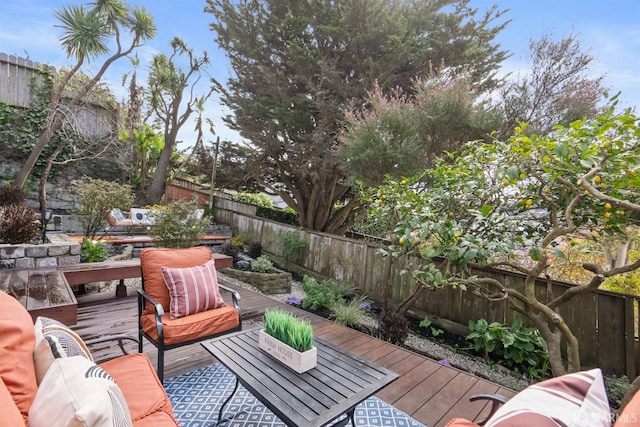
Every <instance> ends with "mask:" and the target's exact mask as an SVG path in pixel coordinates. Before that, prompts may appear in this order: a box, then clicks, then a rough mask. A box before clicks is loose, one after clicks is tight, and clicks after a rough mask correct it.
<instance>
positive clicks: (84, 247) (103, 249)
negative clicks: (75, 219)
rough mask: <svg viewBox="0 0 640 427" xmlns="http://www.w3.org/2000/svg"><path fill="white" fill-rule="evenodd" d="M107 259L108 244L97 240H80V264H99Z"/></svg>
mask: <svg viewBox="0 0 640 427" xmlns="http://www.w3.org/2000/svg"><path fill="white" fill-rule="evenodd" d="M108 257H109V244H108V243H105V242H101V241H99V240H89V239H87V238H86V237H84V238H83V239H82V244H81V245H80V261H81V262H99V261H104V260H105V259H107V258H108Z"/></svg>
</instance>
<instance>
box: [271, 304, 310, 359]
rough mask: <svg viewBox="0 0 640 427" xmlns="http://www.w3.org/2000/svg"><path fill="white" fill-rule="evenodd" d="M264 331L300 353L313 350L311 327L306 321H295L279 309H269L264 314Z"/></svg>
mask: <svg viewBox="0 0 640 427" xmlns="http://www.w3.org/2000/svg"><path fill="white" fill-rule="evenodd" d="M264 331H265V332H266V333H267V334H269V335H271V336H272V337H274V338H275V339H277V340H279V341H282V342H283V343H285V344H287V345H288V346H290V347H293V348H295V349H296V350H298V351H300V352H305V351H307V350H311V349H312V348H313V327H312V326H311V323H309V321H307V320H301V319H297V318H296V317H295V316H293V315H292V314H291V313H289V312H286V311H284V310H280V309H269V310H266V311H265V313H264Z"/></svg>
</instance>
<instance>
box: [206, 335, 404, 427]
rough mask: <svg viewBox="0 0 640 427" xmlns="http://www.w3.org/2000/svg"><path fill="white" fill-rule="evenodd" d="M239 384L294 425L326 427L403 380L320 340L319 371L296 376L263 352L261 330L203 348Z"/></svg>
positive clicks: (312, 370) (227, 337) (209, 342)
mask: <svg viewBox="0 0 640 427" xmlns="http://www.w3.org/2000/svg"><path fill="white" fill-rule="evenodd" d="M202 346H203V347H204V348H205V349H206V350H207V351H209V352H210V353H211V354H212V355H213V356H214V357H215V358H216V359H217V360H218V361H220V363H222V364H223V365H225V366H226V367H227V368H228V369H229V370H230V371H232V372H233V373H234V374H235V375H236V378H237V379H238V381H239V382H240V384H242V385H243V386H244V387H245V388H246V389H247V390H249V391H250V392H251V393H252V394H253V395H254V396H255V397H256V398H257V399H258V400H260V401H261V402H262V403H263V404H264V405H265V406H267V407H268V408H269V409H271V411H272V412H273V413H274V414H276V415H277V416H278V418H280V419H281V420H282V421H283V422H284V423H285V424H287V425H290V426H322V425H325V424H327V423H329V422H330V421H332V420H334V419H336V418H337V417H339V416H340V415H342V414H345V413H347V412H349V411H351V410H353V408H355V407H356V406H357V405H358V404H359V403H361V402H362V401H364V400H365V399H367V398H368V397H370V396H371V395H373V394H374V393H376V392H377V391H378V390H380V389H381V388H382V387H384V386H385V385H387V384H389V383H390V382H391V381H393V380H394V379H396V378H397V377H398V375H397V374H396V373H394V372H392V371H390V370H388V369H386V368H383V367H381V366H377V365H375V364H373V363H371V362H369V361H367V360H364V359H362V358H360V357H358V356H356V355H354V354H352V353H350V352H348V351H346V350H343V349H341V348H339V347H336V346H334V345H332V344H330V343H328V342H326V341H324V340H321V339H317V338H316V339H315V346H316V348H317V349H318V365H317V367H315V368H313V369H311V370H309V371H307V372H305V373H303V374H297V373H296V372H294V371H293V370H291V369H289V368H287V367H285V366H284V365H282V364H281V363H280V362H278V361H277V360H275V359H273V358H272V357H271V356H269V355H268V354H267V353H265V352H263V351H262V350H260V349H259V348H258V329H251V330H247V331H240V332H236V333H234V334H230V335H225V336H223V337H220V338H214V339H213V340H210V341H207V342H205V343H202Z"/></svg>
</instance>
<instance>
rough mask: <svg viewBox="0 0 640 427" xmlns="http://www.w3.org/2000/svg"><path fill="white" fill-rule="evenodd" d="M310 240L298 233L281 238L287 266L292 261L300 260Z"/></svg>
mask: <svg viewBox="0 0 640 427" xmlns="http://www.w3.org/2000/svg"><path fill="white" fill-rule="evenodd" d="M308 243H309V240H308V239H307V238H305V237H303V236H302V235H301V233H298V232H296V231H290V232H288V233H284V234H283V235H282V236H280V247H281V248H282V256H283V257H284V259H285V261H286V262H287V264H288V263H289V262H290V261H291V260H297V259H299V258H300V254H301V253H302V249H304V248H306V247H307V244H308Z"/></svg>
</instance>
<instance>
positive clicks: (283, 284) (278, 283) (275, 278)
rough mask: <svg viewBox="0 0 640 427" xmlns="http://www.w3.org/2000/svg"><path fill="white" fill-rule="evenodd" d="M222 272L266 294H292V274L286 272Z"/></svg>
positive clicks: (229, 270) (229, 269)
mask: <svg viewBox="0 0 640 427" xmlns="http://www.w3.org/2000/svg"><path fill="white" fill-rule="evenodd" d="M220 271H222V272H223V273H224V274H226V275H227V276H231V277H233V278H235V279H237V280H240V281H241V282H244V283H247V284H249V285H251V286H255V287H256V288H258V289H260V291H261V292H264V293H266V294H286V293H289V292H291V280H292V278H291V273H288V272H286V271H282V270H277V271H275V272H273V273H257V272H255V271H243V270H236V269H233V268H225V269H224V270H220Z"/></svg>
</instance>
